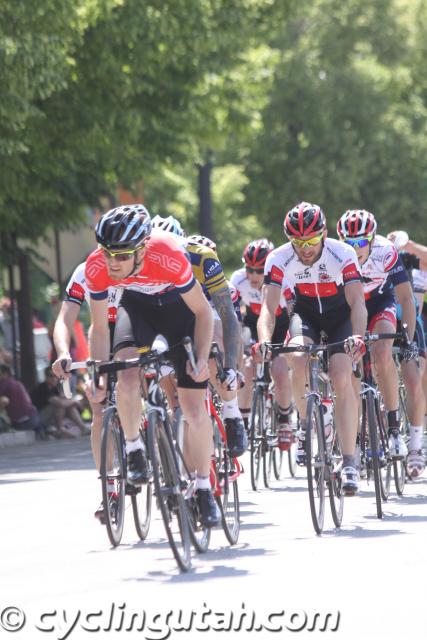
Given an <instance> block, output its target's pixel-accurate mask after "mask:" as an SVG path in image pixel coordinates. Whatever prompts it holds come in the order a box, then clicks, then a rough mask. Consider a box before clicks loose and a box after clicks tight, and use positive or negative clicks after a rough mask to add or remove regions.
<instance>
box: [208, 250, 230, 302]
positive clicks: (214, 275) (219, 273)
mask: <svg viewBox="0 0 427 640" xmlns="http://www.w3.org/2000/svg"><path fill="white" fill-rule="evenodd" d="M202 271H203V279H204V282H203V283H202V284H204V285H205V287H206V291H207V292H208V293H216V292H217V291H219V290H220V289H223V288H224V286H225V284H226V280H225V274H224V269H223V268H222V264H221V262H220V261H219V258H218V256H217V255H216V253H215V252H214V251H212V250H211V249H207V251H206V252H205V253H204V255H203V259H202Z"/></svg>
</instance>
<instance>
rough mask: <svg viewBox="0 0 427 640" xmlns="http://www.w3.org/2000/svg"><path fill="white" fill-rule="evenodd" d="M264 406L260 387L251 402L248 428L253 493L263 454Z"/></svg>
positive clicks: (257, 480) (256, 485)
mask: <svg viewBox="0 0 427 640" xmlns="http://www.w3.org/2000/svg"><path fill="white" fill-rule="evenodd" d="M264 406H265V398H264V392H263V389H262V388H261V387H256V389H255V391H254V397H253V401H252V415H251V428H250V443H251V485H252V489H253V490H254V491H257V489H258V482H259V474H260V471H261V464H262V460H263V456H264V455H265V452H264Z"/></svg>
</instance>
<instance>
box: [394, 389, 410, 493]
mask: <svg viewBox="0 0 427 640" xmlns="http://www.w3.org/2000/svg"><path fill="white" fill-rule="evenodd" d="M399 414H400V419H401V421H402V427H401V431H402V435H403V438H404V439H405V440H406V441H408V440H409V433H410V420H409V417H408V410H407V408H406V390H405V387H404V385H400V386H399ZM393 476H394V486H395V487H396V493H397V495H398V496H401V495H403V491H404V489H405V484H406V464H405V461H404V460H393Z"/></svg>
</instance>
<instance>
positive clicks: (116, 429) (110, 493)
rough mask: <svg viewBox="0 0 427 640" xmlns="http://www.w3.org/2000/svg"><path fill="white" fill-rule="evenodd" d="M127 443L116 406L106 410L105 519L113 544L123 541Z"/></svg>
mask: <svg viewBox="0 0 427 640" xmlns="http://www.w3.org/2000/svg"><path fill="white" fill-rule="evenodd" d="M125 456H126V454H125V442H124V436H123V432H122V428H121V426H120V422H119V416H118V414H117V411H116V407H108V409H107V410H106V411H105V413H104V419H103V424H102V436H101V486H102V501H103V504H104V518H103V522H104V523H105V525H106V527H107V533H108V537H109V539H110V542H111V544H112V545H113V546H114V547H116V546H117V545H118V544H120V540H121V539H122V534H123V526H124V520H125V489H126V467H125V460H126V457H125Z"/></svg>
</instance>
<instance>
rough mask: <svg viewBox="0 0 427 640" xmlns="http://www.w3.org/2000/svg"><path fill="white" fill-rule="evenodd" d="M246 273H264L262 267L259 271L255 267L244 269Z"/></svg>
mask: <svg viewBox="0 0 427 640" xmlns="http://www.w3.org/2000/svg"><path fill="white" fill-rule="evenodd" d="M246 271H247V272H248V273H258V274H261V273H264V269H263V267H261V268H260V269H257V268H255V267H246Z"/></svg>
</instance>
